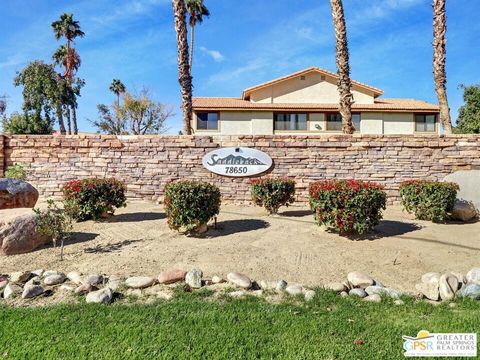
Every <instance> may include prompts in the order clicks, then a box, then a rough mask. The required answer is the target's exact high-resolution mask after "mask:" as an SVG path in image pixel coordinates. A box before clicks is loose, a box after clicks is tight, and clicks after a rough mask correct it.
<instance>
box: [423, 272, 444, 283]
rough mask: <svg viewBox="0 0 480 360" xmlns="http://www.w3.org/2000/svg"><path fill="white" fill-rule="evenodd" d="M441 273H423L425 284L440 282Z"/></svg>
mask: <svg viewBox="0 0 480 360" xmlns="http://www.w3.org/2000/svg"><path fill="white" fill-rule="evenodd" d="M440 276H441V274H440V273H437V272H429V273H426V274H423V275H422V283H424V284H438V282H439V281H440Z"/></svg>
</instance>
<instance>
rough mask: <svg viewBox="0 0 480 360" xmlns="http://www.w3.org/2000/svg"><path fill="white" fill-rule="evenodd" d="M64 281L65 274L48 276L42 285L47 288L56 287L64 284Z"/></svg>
mask: <svg viewBox="0 0 480 360" xmlns="http://www.w3.org/2000/svg"><path fill="white" fill-rule="evenodd" d="M66 279H67V277H66V276H65V274H55V275H48V276H47V277H46V278H45V279H43V283H44V284H45V285H49V286H52V285H58V284H61V283H63V282H65V280H66Z"/></svg>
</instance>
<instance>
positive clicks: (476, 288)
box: [5, 284, 480, 300]
mask: <svg viewBox="0 0 480 360" xmlns="http://www.w3.org/2000/svg"><path fill="white" fill-rule="evenodd" d="M5 290H6V289H5ZM457 294H458V296H459V297H469V298H472V299H476V300H480V285H479V284H467V285H465V286H464V287H463V288H461V289H460V291H459V292H458V293H457Z"/></svg>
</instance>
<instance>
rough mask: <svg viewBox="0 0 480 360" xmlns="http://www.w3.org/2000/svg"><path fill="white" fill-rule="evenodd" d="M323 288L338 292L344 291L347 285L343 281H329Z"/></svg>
mask: <svg viewBox="0 0 480 360" xmlns="http://www.w3.org/2000/svg"><path fill="white" fill-rule="evenodd" d="M324 289H326V290H333V291H335V292H338V293H340V292H342V291H346V290H347V287H346V286H345V284H343V283H338V282H334V283H329V284H327V285H325V286H324Z"/></svg>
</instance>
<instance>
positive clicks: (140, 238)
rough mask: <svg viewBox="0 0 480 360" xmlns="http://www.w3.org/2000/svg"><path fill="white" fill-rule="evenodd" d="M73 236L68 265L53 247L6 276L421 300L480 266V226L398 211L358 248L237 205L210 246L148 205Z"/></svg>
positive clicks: (288, 218) (4, 264) (2, 268)
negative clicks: (356, 274) (369, 279)
mask: <svg viewBox="0 0 480 360" xmlns="http://www.w3.org/2000/svg"><path fill="white" fill-rule="evenodd" d="M281 211H282V209H281ZM74 231H75V233H74V235H73V237H72V239H71V240H69V241H68V242H67V243H66V246H65V254H66V255H65V260H64V261H60V260H59V256H58V255H59V250H58V249H56V250H54V249H52V247H51V246H48V247H45V248H42V249H39V250H37V251H34V252H32V253H29V254H23V255H14V256H9V257H0V273H10V272H13V271H18V270H34V269H38V268H42V269H45V270H49V269H55V270H61V271H65V272H66V271H73V270H77V271H81V272H83V273H86V274H89V273H103V274H117V275H125V276H127V275H149V276H157V275H158V274H159V273H160V272H161V271H162V270H166V269H171V268H181V269H185V270H189V269H191V268H192V267H194V266H196V267H199V268H201V269H202V270H203V272H204V275H205V276H206V277H209V276H213V275H216V274H217V275H222V276H225V275H226V274H227V273H228V272H230V271H239V272H244V273H245V274H247V275H249V276H250V277H252V278H253V279H257V280H262V279H265V280H277V279H280V278H283V279H286V280H287V281H290V282H300V283H303V284H305V285H320V284H323V283H326V282H331V281H343V280H345V278H346V274H347V273H348V272H350V271H353V270H358V271H363V272H366V273H368V274H370V275H372V276H373V277H374V278H376V279H378V280H380V281H381V282H382V283H384V285H386V286H394V287H396V288H398V289H401V290H413V288H414V283H415V282H416V281H418V280H419V278H420V276H421V275H422V274H423V273H425V272H429V271H439V272H444V271H458V272H461V273H463V274H465V273H466V272H467V271H468V270H469V269H471V268H472V267H474V266H479V265H480V262H479V259H480V223H473V224H432V223H429V222H424V221H416V220H413V218H412V217H411V216H410V215H408V214H405V213H403V212H402V211H401V208H400V207H395V206H394V207H389V208H388V209H387V211H386V212H385V216H384V220H383V221H382V223H381V224H380V225H379V226H378V227H377V229H376V231H375V233H373V234H370V235H368V236H363V237H359V238H357V239H356V240H352V239H347V238H343V237H339V236H338V235H336V234H332V233H329V232H326V231H325V230H324V229H323V228H321V227H318V226H317V225H315V224H314V221H313V217H312V215H311V214H310V212H309V211H308V210H307V209H305V208H296V207H291V208H288V209H285V211H284V212H283V213H281V214H280V215H279V216H268V215H266V214H265V212H264V211H263V209H261V208H256V207H240V206H233V205H227V206H224V207H222V212H221V214H220V216H219V217H218V223H217V229H213V225H212V227H211V229H210V230H209V231H208V233H207V235H206V236H205V237H202V238H195V237H187V236H185V235H182V234H178V233H175V232H173V231H170V230H169V229H168V226H167V224H166V219H165V213H164V212H163V208H162V207H161V206H159V205H156V204H153V203H147V202H131V203H129V204H128V207H127V208H125V209H121V210H119V211H118V212H117V215H116V216H114V217H112V218H110V219H108V220H106V221H102V222H93V221H88V222H84V223H79V224H76V225H75V228H74Z"/></svg>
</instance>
